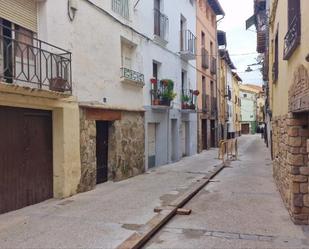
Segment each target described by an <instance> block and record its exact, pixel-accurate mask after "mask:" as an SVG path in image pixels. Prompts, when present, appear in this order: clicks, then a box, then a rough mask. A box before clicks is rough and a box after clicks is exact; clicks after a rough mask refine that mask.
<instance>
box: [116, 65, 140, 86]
mask: <svg viewBox="0 0 309 249" xmlns="http://www.w3.org/2000/svg"><path fill="white" fill-rule="evenodd" d="M120 70H121V80H122V81H123V82H127V83H133V84H136V85H138V86H142V87H143V86H144V85H145V78H144V74H142V73H139V72H136V71H133V70H131V69H128V68H125V67H122V68H121V69H120Z"/></svg>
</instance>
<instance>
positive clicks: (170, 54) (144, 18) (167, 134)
mask: <svg viewBox="0 0 309 249" xmlns="http://www.w3.org/2000/svg"><path fill="white" fill-rule="evenodd" d="M153 3H154V5H152V4H149V1H140V2H139V3H138V5H137V6H136V9H135V13H136V15H138V13H139V15H138V16H139V19H138V24H139V30H140V32H141V33H143V34H146V35H147V36H148V37H149V40H148V41H147V43H145V45H144V53H143V55H144V57H143V64H144V68H145V72H144V74H145V88H144V108H145V111H146V112H145V134H146V136H145V156H146V159H145V168H146V169H149V168H153V167H155V166H159V165H164V164H167V163H170V162H175V161H178V160H180V159H181V158H182V157H183V156H190V155H194V154H196V153H197V114H196V105H197V102H196V101H197V95H198V92H197V91H196V90H197V86H196V69H195V66H196V59H195V55H196V34H195V29H196V1H186V0H181V1H178V2H177V4H176V5H175V1H173V0H160V1H159V0H156V1H154V2H153ZM169 89H170V90H169ZM166 93H168V95H169V96H167V97H168V99H167V101H166V96H165V95H166Z"/></svg>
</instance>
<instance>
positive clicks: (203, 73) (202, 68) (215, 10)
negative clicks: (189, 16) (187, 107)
mask: <svg viewBox="0 0 309 249" xmlns="http://www.w3.org/2000/svg"><path fill="white" fill-rule="evenodd" d="M217 16H224V11H223V9H222V7H221V5H220V3H219V1H218V0H198V1H197V17H196V18H197V20H196V37H197V55H198V56H197V61H196V68H197V86H198V90H199V92H200V95H199V96H198V150H199V151H202V150H205V149H208V148H210V147H216V146H217V144H218V137H219V136H218V135H219V132H220V130H218V95H219V91H218V80H217V79H218V70H217V64H218V63H217V61H218V55H217V53H218V52H217V48H218V43H217Z"/></svg>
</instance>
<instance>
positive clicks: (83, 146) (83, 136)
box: [78, 109, 97, 192]
mask: <svg viewBox="0 0 309 249" xmlns="http://www.w3.org/2000/svg"><path fill="white" fill-rule="evenodd" d="M96 133H97V132H96V121H95V120H87V119H86V113H85V109H80V154H81V180H80V184H79V186H78V192H85V191H89V190H91V189H93V188H94V187H95V185H96V175H97V172H96V169H97V159H96Z"/></svg>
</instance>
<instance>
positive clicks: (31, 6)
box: [0, 0, 37, 32]
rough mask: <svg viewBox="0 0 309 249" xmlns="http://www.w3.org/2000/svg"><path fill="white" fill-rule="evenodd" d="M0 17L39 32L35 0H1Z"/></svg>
mask: <svg viewBox="0 0 309 249" xmlns="http://www.w3.org/2000/svg"><path fill="white" fill-rule="evenodd" d="M0 17H1V18H4V19H7V20H8V21H11V22H13V23H15V24H18V25H20V26H22V27H24V28H26V29H29V30H32V31H34V32H37V7H36V1H34V0H0Z"/></svg>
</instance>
